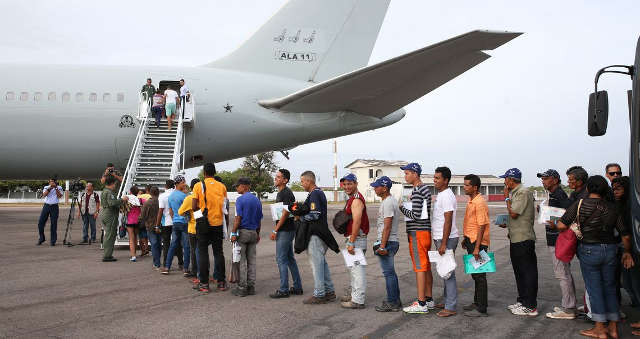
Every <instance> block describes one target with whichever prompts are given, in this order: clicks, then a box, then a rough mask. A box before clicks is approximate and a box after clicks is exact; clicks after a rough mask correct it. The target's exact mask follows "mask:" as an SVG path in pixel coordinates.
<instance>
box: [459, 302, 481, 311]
mask: <svg viewBox="0 0 640 339" xmlns="http://www.w3.org/2000/svg"><path fill="white" fill-rule="evenodd" d="M462 309H463V310H465V311H473V310H476V309H478V305H476V304H475V303H471V304H469V305H466V306H464V307H462Z"/></svg>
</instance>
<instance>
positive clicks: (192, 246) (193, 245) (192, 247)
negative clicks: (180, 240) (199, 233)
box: [189, 233, 200, 279]
mask: <svg viewBox="0 0 640 339" xmlns="http://www.w3.org/2000/svg"><path fill="white" fill-rule="evenodd" d="M189 252H190V255H191V271H190V272H191V274H193V275H195V276H196V277H198V279H200V276H198V271H199V270H198V258H199V257H200V255H199V254H198V241H197V240H196V235H195V234H191V233H189Z"/></svg>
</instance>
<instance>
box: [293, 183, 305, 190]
mask: <svg viewBox="0 0 640 339" xmlns="http://www.w3.org/2000/svg"><path fill="white" fill-rule="evenodd" d="M291 190H292V191H294V192H304V187H302V184H301V183H300V182H299V181H294V182H292V183H291Z"/></svg>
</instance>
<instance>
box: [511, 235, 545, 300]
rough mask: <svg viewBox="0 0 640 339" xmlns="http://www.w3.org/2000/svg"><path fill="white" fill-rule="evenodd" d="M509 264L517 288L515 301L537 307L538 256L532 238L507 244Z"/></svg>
mask: <svg viewBox="0 0 640 339" xmlns="http://www.w3.org/2000/svg"><path fill="white" fill-rule="evenodd" d="M509 255H510V256H511V266H513V274H514V275H515V278H516V286H517V288H518V299H517V301H518V302H520V303H522V305H524V306H525V307H527V308H531V309H535V308H537V307H538V257H537V256H536V243H535V241H533V240H525V241H521V242H516V243H511V244H510V245H509Z"/></svg>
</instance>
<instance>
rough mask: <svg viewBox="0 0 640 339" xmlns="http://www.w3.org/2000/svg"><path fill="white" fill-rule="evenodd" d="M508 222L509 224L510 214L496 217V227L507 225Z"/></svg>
mask: <svg viewBox="0 0 640 339" xmlns="http://www.w3.org/2000/svg"><path fill="white" fill-rule="evenodd" d="M508 222H509V215H508V214H498V215H496V221H495V224H496V225H506V224H507V223H508Z"/></svg>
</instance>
